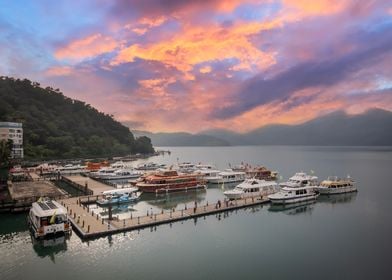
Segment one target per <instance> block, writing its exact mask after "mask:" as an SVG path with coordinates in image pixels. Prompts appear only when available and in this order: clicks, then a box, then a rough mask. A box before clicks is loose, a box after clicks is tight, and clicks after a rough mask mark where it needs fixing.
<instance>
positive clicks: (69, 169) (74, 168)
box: [55, 164, 87, 174]
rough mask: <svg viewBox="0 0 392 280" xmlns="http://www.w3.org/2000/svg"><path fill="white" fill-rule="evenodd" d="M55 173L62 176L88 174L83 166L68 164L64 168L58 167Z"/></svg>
mask: <svg viewBox="0 0 392 280" xmlns="http://www.w3.org/2000/svg"><path fill="white" fill-rule="evenodd" d="M55 171H56V172H58V173H60V174H78V173H83V172H86V171H87V169H86V167H85V166H82V165H80V164H77V165H73V164H66V165H64V166H61V167H58V168H57V169H56V170H55Z"/></svg>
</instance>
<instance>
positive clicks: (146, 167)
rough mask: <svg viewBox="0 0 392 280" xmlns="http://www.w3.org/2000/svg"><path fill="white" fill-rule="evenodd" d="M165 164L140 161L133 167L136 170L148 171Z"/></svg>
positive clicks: (162, 166) (163, 166)
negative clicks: (140, 162)
mask: <svg viewBox="0 0 392 280" xmlns="http://www.w3.org/2000/svg"><path fill="white" fill-rule="evenodd" d="M165 167H166V165H165V164H158V163H154V162H147V163H142V164H139V165H138V166H137V167H135V169H136V170H142V171H150V170H157V169H159V168H165Z"/></svg>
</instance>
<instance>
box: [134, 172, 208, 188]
mask: <svg viewBox="0 0 392 280" xmlns="http://www.w3.org/2000/svg"><path fill="white" fill-rule="evenodd" d="M136 186H137V187H138V188H139V189H140V190H142V191H143V192H150V193H162V192H172V191H188V190H193V189H205V188H206V187H207V186H206V184H205V181H204V180H203V179H202V178H201V176H200V174H179V173H178V172H177V171H176V170H165V171H161V172H157V173H155V174H151V175H147V176H145V177H143V178H142V179H141V180H140V181H139V182H137V183H136Z"/></svg>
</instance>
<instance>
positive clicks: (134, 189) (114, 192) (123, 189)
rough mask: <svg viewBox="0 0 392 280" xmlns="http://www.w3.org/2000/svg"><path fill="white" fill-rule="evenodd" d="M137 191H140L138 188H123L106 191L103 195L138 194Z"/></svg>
mask: <svg viewBox="0 0 392 280" xmlns="http://www.w3.org/2000/svg"><path fill="white" fill-rule="evenodd" d="M136 191H138V188H136V187H131V188H122V189H114V190H109V191H104V192H102V194H104V195H108V194H124V193H131V192H136Z"/></svg>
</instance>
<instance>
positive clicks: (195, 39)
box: [111, 21, 280, 80]
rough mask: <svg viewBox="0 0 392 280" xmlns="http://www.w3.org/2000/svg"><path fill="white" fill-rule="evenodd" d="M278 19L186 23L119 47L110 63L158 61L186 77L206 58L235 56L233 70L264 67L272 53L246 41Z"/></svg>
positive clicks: (271, 59) (267, 65) (215, 58)
mask: <svg viewBox="0 0 392 280" xmlns="http://www.w3.org/2000/svg"><path fill="white" fill-rule="evenodd" d="M279 25H280V23H279V22H275V21H271V22H261V23H258V22H252V23H238V24H236V25H233V26H231V27H230V28H227V27H222V26H219V25H215V26H210V27H209V28H204V27H191V26H186V27H185V28H184V29H183V31H182V32H179V33H178V34H176V35H175V36H173V37H172V38H169V39H167V40H163V41H159V42H156V43H151V44H133V45H131V46H129V47H127V48H124V49H122V50H121V51H120V52H119V53H118V55H117V56H116V57H115V58H114V59H113V60H112V62H111V65H112V66H116V65H119V64H122V63H127V62H133V61H134V60H135V59H136V58H141V59H144V60H152V61H160V62H162V63H164V64H165V65H168V66H170V67H174V68H176V69H178V70H179V71H181V72H183V73H184V75H185V76H186V77H187V79H190V80H193V79H194V77H193V76H192V75H191V74H190V71H192V70H193V67H194V66H195V65H197V64H200V63H203V62H208V61H222V60H225V59H237V60H238V61H239V63H238V66H237V68H236V67H234V68H233V70H249V71H250V70H252V69H265V68H268V67H270V66H271V65H272V64H274V63H275V60H274V53H273V52H270V53H267V52H263V51H262V50H260V49H258V48H256V47H255V46H254V45H253V44H252V43H251V42H250V40H249V36H251V35H254V34H257V33H259V32H261V31H262V30H267V29H271V28H275V27H277V26H279Z"/></svg>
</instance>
